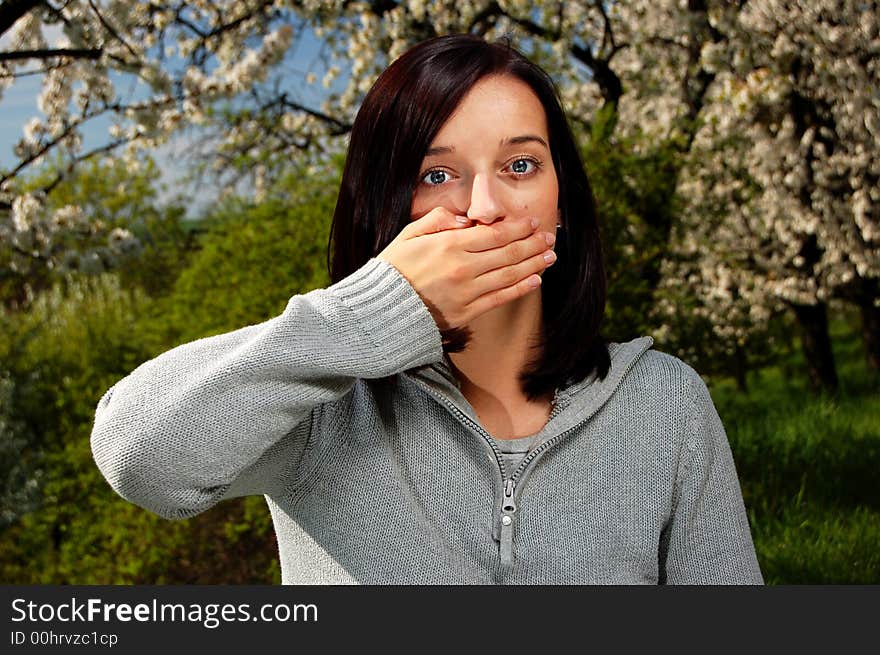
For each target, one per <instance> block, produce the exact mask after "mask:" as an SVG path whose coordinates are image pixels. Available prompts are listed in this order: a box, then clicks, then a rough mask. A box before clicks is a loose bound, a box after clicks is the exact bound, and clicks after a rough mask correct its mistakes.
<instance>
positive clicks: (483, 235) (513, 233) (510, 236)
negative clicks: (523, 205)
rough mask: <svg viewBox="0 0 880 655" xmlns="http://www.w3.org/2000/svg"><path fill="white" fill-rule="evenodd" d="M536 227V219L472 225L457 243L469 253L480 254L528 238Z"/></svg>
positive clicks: (460, 236)
mask: <svg viewBox="0 0 880 655" xmlns="http://www.w3.org/2000/svg"><path fill="white" fill-rule="evenodd" d="M537 227H538V221H537V219H528V218H517V219H508V220H503V221H497V222H495V223H492V224H491V225H482V224H480V225H474V226H473V227H472V228H471V229H470V230H467V231H465V232H462V233H461V234H460V235H459V237H458V238H459V243H460V245H461V247H462V248H464V249H465V250H467V251H469V252H482V251H483V250H491V249H492V248H500V247H502V246H506V245H507V244H508V243H511V242H512V241H517V240H519V239H523V238H525V237H527V236H529V235H530V234H531V233H532V232H534V231H535V229H536V228H537Z"/></svg>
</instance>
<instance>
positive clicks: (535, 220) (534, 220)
mask: <svg viewBox="0 0 880 655" xmlns="http://www.w3.org/2000/svg"><path fill="white" fill-rule="evenodd" d="M529 225H531V226H532V229H533V230H534V229H535V228H536V227H538V225H540V221H539V220H538V219H537V218H533V219H532V220H530V221H529Z"/></svg>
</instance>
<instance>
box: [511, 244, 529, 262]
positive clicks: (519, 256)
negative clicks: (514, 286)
mask: <svg viewBox="0 0 880 655" xmlns="http://www.w3.org/2000/svg"><path fill="white" fill-rule="evenodd" d="M508 248H509V249H510V250H509V253H508V256H509V258H510V261H511V262H514V263H516V262H521V261H522V260H523V259H525V258H526V257H528V255H529V254H530V253H529V252H528V251H527V246H526V244H524V243H523V242H522V241H515V242H513V243H511V244H510V245H509V246H508Z"/></svg>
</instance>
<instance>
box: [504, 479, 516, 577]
mask: <svg viewBox="0 0 880 655" xmlns="http://www.w3.org/2000/svg"><path fill="white" fill-rule="evenodd" d="M515 491H516V483H515V482H514V481H513V480H508V481H507V482H506V483H505V484H504V499H503V501H502V503H501V564H502V565H503V566H505V567H509V566H512V565H513V520H514V514H515V513H516V501H515V500H514V499H513V494H514V492H515Z"/></svg>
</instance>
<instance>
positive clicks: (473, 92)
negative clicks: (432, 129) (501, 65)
mask: <svg viewBox="0 0 880 655" xmlns="http://www.w3.org/2000/svg"><path fill="white" fill-rule="evenodd" d="M526 132H527V133H531V134H537V135H539V136H542V137H544V139H545V140H548V139H547V136H548V135H547V116H546V113H545V112H544V106H543V105H542V104H541V101H540V100H539V99H538V96H537V95H535V92H534V91H532V88H531V87H530V86H529V85H528V84H526V83H525V82H523V81H522V80H520V79H519V78H516V77H513V76H511V75H493V76H488V77H484V78H482V79H481V80H479V81H478V82H477V83H476V84H474V86H473V87H471V89H470V91H468V93H467V94H466V95H465V97H464V98H463V99H462V101H461V102H460V103H459V105H458V107H456V109H455V111H454V112H453V113H452V116H450V117H449V119H448V120H447V121H446V123H444V124H443V127H441V128H440V131H439V132H438V133H437V136H436V137H435V138H434V142H433V143H434V144H440V145H450V143H448V142H451V141H453V140H461V139H471V138H477V137H481V136H482V137H483V138H491V137H493V136H498V137H499V138H504V137H505V136H515V135H516V134H520V133H526ZM498 140H499V139H495V142H497V141H498ZM458 145H461V144H458Z"/></svg>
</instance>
